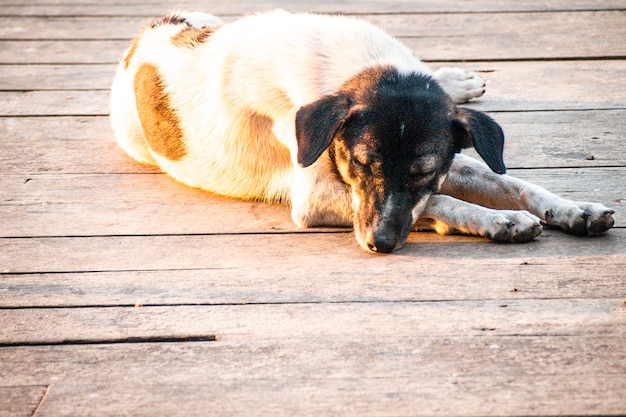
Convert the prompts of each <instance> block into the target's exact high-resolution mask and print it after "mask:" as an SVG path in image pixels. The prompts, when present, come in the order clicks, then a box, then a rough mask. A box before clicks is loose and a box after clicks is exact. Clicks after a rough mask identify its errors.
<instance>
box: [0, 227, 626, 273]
mask: <svg viewBox="0 0 626 417" xmlns="http://www.w3.org/2000/svg"><path fill="white" fill-rule="evenodd" d="M13 219H15V218H13ZM14 221H15V220H14ZM544 233H545V234H544V236H542V237H539V238H538V239H537V240H536V241H534V242H532V243H528V244H513V245H507V244H498V243H493V242H489V241H487V240H485V239H480V238H473V237H463V236H439V235H436V234H434V233H412V234H411V235H410V236H409V238H408V240H407V243H406V244H405V246H404V247H403V248H402V249H401V250H400V251H398V252H396V253H394V254H391V255H388V256H381V257H378V256H376V255H372V254H370V253H368V252H366V251H364V250H363V249H361V248H360V247H358V245H357V244H356V242H355V241H354V237H353V236H352V234H350V233H320V234H315V233H308V234H264V235H262V234H257V235H252V234H243V235H242V234H240V235H229V234H227V235H176V236H169V235H168V236H110V237H109V236H103V237H72V238H61V237H51V238H28V239H24V238H3V239H1V240H0V265H2V272H3V273H46V272H85V271H91V272H107V271H141V270H161V269H165V270H177V269H234V270H237V269H240V268H244V269H245V271H246V273H250V274H251V276H253V275H254V274H257V275H263V274H266V273H268V272H267V271H268V270H267V269H265V268H271V269H270V270H274V269H280V268H285V270H286V271H291V272H293V271H298V272H297V273H302V274H303V276H308V277H316V276H319V275H322V274H325V273H328V274H333V273H338V271H340V270H343V271H349V273H351V274H356V272H355V271H357V270H359V268H363V265H369V266H372V265H374V266H376V267H381V266H383V265H388V266H389V265H393V267H394V268H398V269H401V268H403V267H406V264H407V263H408V264H409V265H410V266H413V265H414V264H415V263H416V262H430V263H436V262H441V260H444V259H445V260H447V259H459V260H464V261H466V262H467V265H468V266H467V268H466V271H470V270H474V271H476V270H478V271H480V264H481V262H482V261H483V260H485V259H499V258H509V259H519V260H520V263H522V262H525V261H526V259H525V258H540V259H544V260H545V261H548V260H551V259H554V258H556V257H560V256H564V257H568V256H580V255H582V254H584V255H585V256H593V257H595V256H599V257H611V256H615V255H623V254H624V239H625V234H626V230H624V229H614V230H612V231H611V232H609V233H607V234H605V235H602V236H599V237H596V238H587V239H583V238H580V237H576V236H569V235H566V234H564V233H561V232H559V231H546V232H544ZM310 248H320V249H319V250H316V251H313V252H312V251H311V250H310ZM348 259H349V261H347V260H348ZM601 259H607V258H601ZM601 259H599V262H602V261H601ZM358 262H361V263H358ZM346 264H351V265H355V266H354V267H353V268H350V269H345V270H344V269H343V266H342V267H339V266H338V265H346ZM340 268H341V269H340ZM363 273H365V274H367V269H365V270H364V271H363ZM572 273H574V271H572Z"/></svg>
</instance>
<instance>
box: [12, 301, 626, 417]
mask: <svg viewBox="0 0 626 417" xmlns="http://www.w3.org/2000/svg"><path fill="white" fill-rule="evenodd" d="M280 308H281V309H284V307H280ZM332 310H333V309H331V311H332ZM414 313H417V311H414ZM442 313H443V314H445V310H444V311H442ZM402 316H403V315H402ZM402 316H400V317H398V316H397V315H392V314H388V315H386V317H382V318H381V320H380V321H379V320H377V319H376V318H374V323H373V324H372V325H370V323H369V320H368V319H369V318H367V319H366V318H363V317H360V319H359V321H357V322H356V323H355V326H354V327H349V325H350V324H352V320H350V319H349V318H346V317H345V316H344V315H335V316H332V317H331V318H330V320H329V321H326V322H321V321H318V320H316V319H315V317H314V316H312V315H309V314H308V313H307V309H306V308H305V309H304V310H298V311H294V312H293V317H285V316H282V315H281V316H279V317H285V318H286V319H287V321H288V322H291V323H293V322H294V321H295V322H299V324H300V327H299V331H298V333H297V334H298V335H299V336H298V337H295V338H291V339H290V338H286V337H284V335H286V334H288V333H287V332H283V331H282V322H280V321H273V320H274V319H275V318H274V317H267V316H264V317H267V318H268V319H270V321H269V322H267V323H266V326H264V327H265V328H267V327H269V331H266V332H265V333H262V332H260V331H259V332H256V334H258V335H259V337H260V339H253V338H252V339H246V340H245V341H243V342H237V341H230V340H227V339H225V340H223V341H219V342H211V343H190V344H180V343H179V344H148V345H103V346H69V347H68V346H65V347H63V346H56V347H30V348H27V349H25V348H4V349H3V350H2V351H1V352H0V355H1V356H0V357H1V358H2V359H4V361H3V362H4V363H5V364H6V366H5V367H3V368H4V375H6V376H4V377H3V378H2V381H3V382H5V383H6V381H7V380H8V381H9V383H13V384H15V383H16V382H17V381H25V382H28V383H42V382H43V383H47V384H51V385H52V386H51V388H50V390H49V393H48V396H47V399H46V401H45V402H44V403H43V404H42V407H41V409H40V413H41V415H44V416H45V415H60V414H76V415H81V416H103V415H105V416H153V415H162V414H167V415H168V416H206V414H207V412H208V413H210V414H216V415H236V416H240V415H329V414H336V413H340V414H351V415H366V416H369V415H371V416H390V415H415V414H419V415H424V414H427V415H451V414H465V413H467V415H470V414H471V415H556V414H581V415H582V414H604V415H606V414H618V413H620V412H622V411H623V400H622V394H623V392H624V389H626V381H625V380H624V378H623V374H624V372H625V366H624V354H623V349H622V347H623V336H608V337H605V336H575V337H563V336H556V335H550V334H542V335H541V336H538V335H529V336H510V337H498V336H494V335H492V333H493V332H494V331H490V330H487V329H486V330H485V331H481V330H470V329H469V328H468V327H469V326H471V325H477V326H483V323H488V322H489V321H490V320H487V321H486V322H483V321H478V322H471V321H467V322H465V324H466V325H467V326H468V327H465V326H464V327H463V328H461V329H457V331H456V333H454V334H447V335H446V336H443V337H441V336H433V335H431V334H430V333H429V331H430V328H431V326H428V325H427V324H425V323H424V322H422V321H421V320H420V318H419V316H415V317H413V318H412V320H410V321H409V322H405V321H404V317H402ZM294 317H297V318H296V319H295V320H294ZM324 317H327V316H326V315H324ZM435 320H437V322H438V323H442V322H444V321H445V320H439V319H435ZM522 320H523V321H524V318H522ZM242 324H245V322H244V323H242ZM525 324H526V325H527V326H529V327H530V326H532V324H533V322H532V321H530V322H528V321H526V322H525ZM233 325H235V323H233ZM396 325H399V326H400V327H398V328H396ZM404 325H406V327H405V326H404ZM523 326H524V324H523V323H520V327H523ZM587 329H593V327H592V326H589V327H584V329H581V330H583V332H584V330H587ZM394 330H395V331H394ZM344 331H346V332H347V333H346V334H345V335H344ZM496 331H497V330H496ZM400 332H403V335H402V336H399V334H400ZM464 333H468V335H467V336H466V335H464ZM31 381H32V382H31ZM461 410H462V411H461ZM469 410H471V411H470V412H468V411H469Z"/></svg>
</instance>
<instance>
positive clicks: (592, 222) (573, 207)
mask: <svg viewBox="0 0 626 417" xmlns="http://www.w3.org/2000/svg"><path fill="white" fill-rule="evenodd" d="M568 203H569V204H567V205H564V206H563V207H559V208H557V209H552V210H546V213H545V218H546V221H547V222H548V224H549V225H551V226H558V227H560V228H561V229H563V230H564V231H566V232H568V233H572V234H575V235H578V236H595V235H599V234H601V233H604V232H606V231H607V230H609V229H610V228H612V227H613V225H614V224H615V219H613V214H615V211H614V210H611V209H610V208H608V207H605V206H604V205H603V204H599V203H584V202H574V201H570V202H568Z"/></svg>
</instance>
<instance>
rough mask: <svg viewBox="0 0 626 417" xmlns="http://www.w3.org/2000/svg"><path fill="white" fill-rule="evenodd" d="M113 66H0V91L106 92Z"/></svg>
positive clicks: (113, 72)
mask: <svg viewBox="0 0 626 417" xmlns="http://www.w3.org/2000/svg"><path fill="white" fill-rule="evenodd" d="M115 68H116V65H115V64H93V65H82V64H75V65H48V64H42V65H21V64H19V65H12V64H5V65H0V90H2V91H12V90H13V91H33V90H40V91H41V90H107V89H109V88H110V87H111V82H112V81H113V75H114V74H115Z"/></svg>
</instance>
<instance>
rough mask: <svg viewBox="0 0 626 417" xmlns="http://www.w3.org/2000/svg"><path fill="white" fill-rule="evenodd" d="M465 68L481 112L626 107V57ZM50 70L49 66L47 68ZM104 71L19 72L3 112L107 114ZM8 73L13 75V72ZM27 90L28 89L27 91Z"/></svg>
mask: <svg viewBox="0 0 626 417" xmlns="http://www.w3.org/2000/svg"><path fill="white" fill-rule="evenodd" d="M0 54H2V51H1V50H0ZM440 65H447V64H441V63H435V64H434V65H433V67H435V68H436V67H438V66H440ZM451 65H456V64H451ZM461 66H462V67H465V68H468V69H471V70H475V71H478V72H479V73H480V74H481V75H482V76H483V77H484V78H485V79H486V81H487V83H488V87H487V89H488V92H487V95H485V96H484V97H483V98H481V99H480V100H477V101H475V102H472V104H471V107H472V108H475V109H477V110H482V111H538V110H546V111H557V110H590V109H592V110H593V109H598V110H599V109H609V110H614V109H623V108H626V104H625V103H624V100H623V97H625V96H626V83H624V82H623V80H624V79H626V61H620V60H613V61H611V60H609V61H597V62H596V61H571V62H559V61H543V62H533V63H528V62H508V63H504V62H500V63H495V62H485V63H472V64H461ZM8 67H9V66H4V67H1V68H0V71H5V70H6V68H8ZM20 68H23V69H24V73H27V72H29V71H30V72H32V71H33V67H32V66H28V67H20ZM48 68H50V67H47V68H44V69H43V70H44V71H45V70H47V69H48ZM56 68H58V67H56ZM70 68H71V67H70ZM106 68H112V67H111V66H106ZM83 69H84V67H82V68H79V71H83ZM101 71H102V69H101V68H99V69H96V70H95V71H94V73H93V75H86V76H89V77H91V76H93V78H92V80H93V81H94V86H93V88H94V89H97V91H82V90H74V89H73V88H77V87H78V88H85V84H84V81H81V82H72V81H62V82H61V83H60V84H59V85H55V86H54V87H53V86H52V85H49V86H48V87H44V88H45V89H50V88H56V89H62V90H63V91H29V90H32V89H35V90H37V89H38V87H41V83H39V84H35V83H33V84H30V82H29V80H28V79H24V77H22V76H19V77H18V79H17V80H16V81H8V82H6V83H7V84H10V87H9V90H21V91H1V92H0V116H11V115H13V116H28V115H38V116H43V115H107V114H108V113H109V93H108V89H109V87H110V82H111V80H112V77H110V78H109V77H106V76H104V74H103V73H102V72H101ZM105 71H106V70H105ZM13 74H15V70H13ZM7 75H8V76H10V73H9V74H7ZM38 77H45V72H44V73H40V75H38ZM61 77H62V75H59V76H56V77H53V78H51V80H55V79H59V78H61ZM537 80H541V82H538V81H537ZM68 88H69V90H68ZM24 90H26V92H23V91H24ZM65 90H68V91H65ZM68 97H71V99H68Z"/></svg>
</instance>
